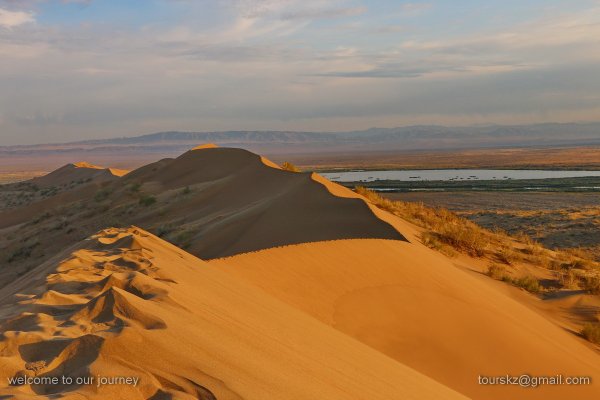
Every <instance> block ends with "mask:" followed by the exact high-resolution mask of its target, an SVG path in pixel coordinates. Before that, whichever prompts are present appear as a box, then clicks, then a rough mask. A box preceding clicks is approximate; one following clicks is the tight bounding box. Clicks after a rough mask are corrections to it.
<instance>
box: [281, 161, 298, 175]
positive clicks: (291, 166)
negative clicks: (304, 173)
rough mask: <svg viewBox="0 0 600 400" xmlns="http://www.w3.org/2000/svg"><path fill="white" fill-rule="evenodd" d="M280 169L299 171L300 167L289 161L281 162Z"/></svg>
mask: <svg viewBox="0 0 600 400" xmlns="http://www.w3.org/2000/svg"><path fill="white" fill-rule="evenodd" d="M281 169H283V170H284V171H290V172H301V171H300V168H298V167H296V166H295V165H294V164H292V163H291V162H287V161H286V162H284V163H283V164H281Z"/></svg>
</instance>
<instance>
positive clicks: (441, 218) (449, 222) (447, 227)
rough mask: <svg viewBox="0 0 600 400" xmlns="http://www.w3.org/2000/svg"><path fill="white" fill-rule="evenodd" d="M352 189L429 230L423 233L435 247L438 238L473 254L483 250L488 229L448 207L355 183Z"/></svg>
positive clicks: (476, 254)
mask: <svg viewBox="0 0 600 400" xmlns="http://www.w3.org/2000/svg"><path fill="white" fill-rule="evenodd" d="M356 192H357V193H358V194H360V195H362V196H365V197H366V198H367V199H369V201H371V202H372V203H373V204H375V205H376V206H377V207H379V208H382V209H384V210H386V211H389V212H391V213H392V214H395V215H397V216H399V217H402V218H404V219H406V220H408V221H410V222H412V223H414V224H415V225H418V226H420V227H422V228H425V229H427V230H429V231H430V234H429V235H428V236H427V235H426V237H427V240H426V242H427V243H429V244H432V245H434V246H436V247H437V246H438V245H439V242H441V243H444V244H447V245H449V246H451V247H452V248H454V249H455V250H457V251H459V252H463V253H466V254H469V255H472V256H475V257H482V256H483V255H485V253H486V248H487V243H488V241H487V240H486V239H487V238H489V237H490V235H492V233H491V232H490V231H488V230H486V229H483V228H481V227H480V226H478V225H476V224H474V223H473V222H471V221H468V220H466V219H464V218H461V217H459V216H458V215H456V214H455V213H453V212H451V211H449V210H446V209H444V208H430V207H426V206H425V205H424V204H423V203H410V202H404V201H391V200H388V199H385V198H383V197H381V196H380V195H379V194H377V193H375V192H373V191H371V190H369V189H365V188H363V187H357V188H356Z"/></svg>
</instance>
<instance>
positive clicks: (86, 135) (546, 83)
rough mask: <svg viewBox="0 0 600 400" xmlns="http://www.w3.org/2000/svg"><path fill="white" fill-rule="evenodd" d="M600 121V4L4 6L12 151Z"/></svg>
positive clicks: (1, 91)
mask: <svg viewBox="0 0 600 400" xmlns="http://www.w3.org/2000/svg"><path fill="white" fill-rule="evenodd" d="M598 120H600V0H576V1H574V0H568V1H565V0H520V1H516V0H488V1H482V0H431V1H424V2H418V1H411V2H409V1H391V0H370V1H366V0H328V1H324V0H218V1H217V0H215V1H211V0H55V1H52V0H0V145H14V144H33V143H50V142H63V141H74V140H84V139H92V138H109V137H122V136H135V135H140V134H145V133H153V132H159V131H170V130H186V131H212V130H298V131H340V130H359V129H366V128H369V127H395V126H405V125H416V124H428V125H429V124H440V125H473V124H525V123H538V122H583V121H598Z"/></svg>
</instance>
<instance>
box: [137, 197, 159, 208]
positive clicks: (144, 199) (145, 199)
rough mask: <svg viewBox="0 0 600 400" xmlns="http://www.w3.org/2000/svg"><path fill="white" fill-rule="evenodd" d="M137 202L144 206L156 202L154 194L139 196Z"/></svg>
mask: <svg viewBox="0 0 600 400" xmlns="http://www.w3.org/2000/svg"><path fill="white" fill-rule="evenodd" d="M139 203H140V204H141V205H143V206H144V207H149V206H151V205H152V204H154V203H156V197H154V196H142V197H140V201H139Z"/></svg>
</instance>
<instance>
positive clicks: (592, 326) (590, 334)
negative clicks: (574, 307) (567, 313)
mask: <svg viewBox="0 0 600 400" xmlns="http://www.w3.org/2000/svg"><path fill="white" fill-rule="evenodd" d="M581 335H582V336H583V337H584V338H586V339H587V340H589V341H590V342H592V343H596V344H600V323H597V322H596V323H588V324H585V325H584V326H583V329H582V330H581Z"/></svg>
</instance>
